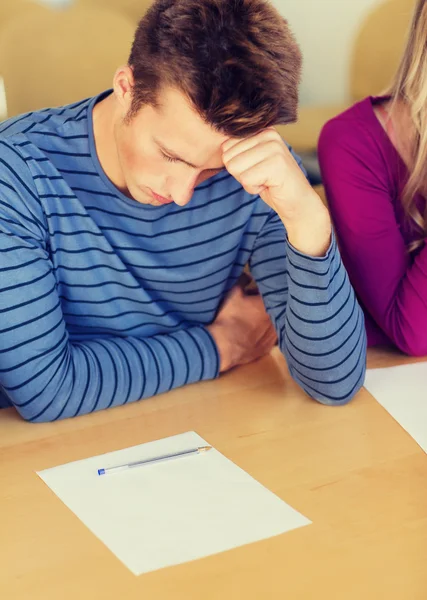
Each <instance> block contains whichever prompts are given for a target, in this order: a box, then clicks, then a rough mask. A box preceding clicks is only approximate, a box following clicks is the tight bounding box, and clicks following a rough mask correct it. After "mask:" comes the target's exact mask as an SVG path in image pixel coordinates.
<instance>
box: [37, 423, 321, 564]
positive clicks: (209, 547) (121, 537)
mask: <svg viewBox="0 0 427 600" xmlns="http://www.w3.org/2000/svg"><path fill="white" fill-rule="evenodd" d="M206 445H209V444H208V442H206V441H205V440H203V439H202V438H201V437H200V436H199V435H197V434H196V433H195V432H187V433H183V434H180V435H176V436H173V437H170V438H166V439H163V440H158V441H155V442H149V443H147V444H141V445H139V446H134V447H132V448H127V449H125V450H119V451H117V452H111V453H109V454H104V455H101V456H94V457H92V458H88V459H85V460H79V461H76V462H72V463H68V464H65V465H61V466H59V467H54V468H52V469H46V470H44V471H40V472H38V475H39V476H40V477H41V479H43V481H44V482H45V483H46V484H47V485H48V486H49V487H50V488H51V489H52V490H53V491H54V492H55V494H56V495H57V496H58V497H59V498H60V499H61V500H62V502H64V504H66V506H68V508H69V509H70V510H72V511H73V512H74V513H75V514H76V515H77V516H78V517H79V519H80V520H81V521H83V523H84V524H85V525H86V526H87V527H88V528H89V529H90V530H91V531H92V532H93V533H94V534H95V535H96V536H97V537H98V538H99V539H100V540H101V541H102V542H103V543H104V544H105V545H106V546H107V547H108V548H109V549H110V550H111V551H112V552H113V553H114V554H115V555H116V556H117V557H118V558H119V559H120V560H121V561H122V562H123V563H124V564H125V565H126V566H127V567H128V568H129V569H130V570H131V571H132V572H133V573H134V574H135V575H140V574H141V573H147V572H149V571H154V570H156V569H161V568H163V567H167V566H171V565H176V564H180V563H183V562H187V561H190V560H195V559H197V558H201V557H204V556H209V555H211V554H216V553H218V552H222V551H224V550H229V549H231V548H235V547H237V546H242V545H244V544H249V543H251V542H255V541H258V540H262V539H265V538H268V537H272V536H275V535H279V534H281V533H285V532H286V531H290V530H292V529H296V528H297V527H302V526H304V525H308V524H309V523H310V521H309V520H308V519H307V518H306V517H304V516H303V515H301V514H300V513H298V512H297V511H295V510H294V509H293V508H291V507H290V506H289V505H287V504H286V503H285V502H283V500H281V499H280V498H278V497H277V496H276V495H275V494H273V493H272V492H270V491H269V490H267V489H266V488H265V487H264V486H262V485H261V484H260V483H259V482H257V481H256V480H255V479H253V478H252V477H251V476H250V475H248V474H247V473H246V472H245V471H243V470H242V469H240V468H239V467H237V466H236V465H235V464H234V463H232V462H231V461H230V460H228V459H227V458H225V457H224V456H223V455H222V454H220V453H219V452H218V451H217V450H215V449H212V450H210V451H209V452H206V453H204V454H196V455H192V456H188V457H185V458H184V457H182V458H179V459H176V460H172V461H167V462H162V463H157V464H151V465H144V466H142V467H137V468H134V469H130V470H127V471H121V472H119V473H114V474H109V475H103V476H99V475H98V472H97V471H98V469H100V468H105V467H111V466H116V465H121V464H125V463H129V462H132V461H137V460H144V459H146V458H152V457H155V456H160V455H163V454H168V453H173V452H181V451H183V450H188V449H190V448H197V447H199V446H206Z"/></svg>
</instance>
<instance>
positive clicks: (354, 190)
mask: <svg viewBox="0 0 427 600" xmlns="http://www.w3.org/2000/svg"><path fill="white" fill-rule="evenodd" d="M381 100H383V99H382V98H372V97H369V98H366V99H365V100H362V101H361V102H359V103H357V104H355V105H354V106H352V107H351V108H350V109H348V110H347V111H346V112H344V113H342V114H340V115H339V116H337V117H335V118H334V119H332V120H331V121H329V122H328V123H327V124H326V125H325V127H324V128H323V131H322V133H321V136H320V140H319V160H320V166H321V170H322V176H323V182H324V185H325V190H326V194H327V198H328V202H329V206H330V210H331V213H332V217H333V220H334V224H335V228H336V233H337V236H338V240H339V244H340V248H341V253H342V258H343V261H344V264H345V266H346V268H347V271H348V274H349V277H350V280H351V282H352V284H353V286H354V288H355V290H356V293H357V295H358V297H359V300H360V303H361V305H362V307H363V309H364V312H365V322H366V328H367V334H368V344H369V345H370V346H373V345H378V344H386V343H393V344H395V345H396V346H397V347H398V348H399V349H400V350H402V351H403V352H405V353H407V354H411V355H424V354H427V247H426V245H425V241H424V242H423V244H422V246H421V247H420V248H419V249H417V251H415V252H413V253H409V251H408V245H409V244H410V243H411V242H412V241H413V240H415V239H419V238H420V232H419V230H417V228H416V226H415V225H414V224H413V223H412V222H411V221H410V220H408V219H407V218H406V217H405V213H404V210H403V206H402V192H403V189H404V186H405V183H406V181H407V179H408V170H407V168H406V165H405V163H404V162H403V160H402V158H401V157H400V155H399V153H398V152H397V150H396V148H395V147H394V145H393V144H392V142H391V140H390V139H389V137H388V134H387V133H386V131H385V130H384V129H383V127H382V125H381V123H380V122H379V120H378V118H377V116H376V114H375V112H374V106H375V104H376V103H378V102H380V101H381ZM424 202H425V201H424V199H423V198H422V197H421V196H418V197H417V198H416V203H417V205H418V206H419V207H420V208H421V209H422V207H423V206H424ZM422 212H423V211H422Z"/></svg>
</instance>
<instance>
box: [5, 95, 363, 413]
mask: <svg viewBox="0 0 427 600" xmlns="http://www.w3.org/2000/svg"><path fill="white" fill-rule="evenodd" d="M102 97H104V95H101V96H99V97H97V98H92V99H87V100H84V101H82V102H79V103H76V104H72V105H69V106H66V107H61V108H55V109H46V110H43V111H39V112H35V113H30V114H27V115H22V116H20V117H16V118H14V119H11V120H8V121H5V122H4V123H2V124H1V126H0V317H1V318H0V406H10V405H13V406H15V407H16V409H17V410H18V411H19V412H20V414H21V415H22V416H23V417H24V418H25V419H27V420H31V421H52V420H55V419H61V418H65V417H72V416H75V415H80V414H84V413H89V412H91V411H95V410H99V409H103V408H107V407H110V406H117V405H121V404H125V403H127V402H133V401H135V400H138V399H140V398H146V397H150V396H153V395H155V394H158V393H161V392H165V391H167V390H170V389H172V388H175V387H178V386H182V385H185V384H188V383H191V382H196V381H200V380H205V379H212V378H214V377H216V376H217V375H218V370H219V360H218V352H217V349H216V346H215V343H214V341H213V339H212V337H211V336H210V334H209V333H208V331H207V330H206V325H207V324H209V323H211V322H212V321H213V320H214V319H215V315H216V313H217V310H218V307H219V305H220V303H221V301H222V299H223V298H224V295H225V294H226V293H227V291H228V290H230V288H231V287H232V286H233V285H234V284H235V283H236V281H237V279H238V277H239V275H240V274H241V272H242V270H243V268H244V266H245V264H246V263H247V262H249V264H250V268H251V271H252V274H253V276H254V277H255V280H256V282H257V284H258V287H259V289H260V291H261V294H262V297H263V300H264V303H265V305H266V307H267V310H268V312H269V314H270V317H271V319H272V321H273V323H274V325H275V327H276V330H277V333H278V338H279V345H280V348H281V350H282V352H283V353H284V355H285V357H286V359H287V362H288V365H289V368H290V372H291V374H292V376H293V377H294V379H295V380H296V381H297V382H298V383H299V384H300V385H301V386H302V387H303V388H304V389H305V391H306V392H307V393H308V394H309V395H310V396H312V397H313V398H315V399H317V400H319V401H320V402H323V403H326V404H342V403H345V402H346V401H348V400H349V399H350V398H351V397H352V396H353V395H354V394H355V393H356V391H357V390H358V389H359V387H360V386H361V385H362V383H363V378H364V372H365V353H366V340H365V333H364V323H363V316H362V314H361V311H360V308H359V306H358V304H357V301H356V298H355V295H354V292H353V290H352V288H351V286H350V284H349V281H348V276H347V274H346V271H345V269H344V267H343V265H342V263H341V259H340V256H339V252H338V250H337V247H336V243H335V241H334V240H333V242H332V244H331V246H330V248H329V250H328V252H327V254H326V256H325V257H322V258H311V257H308V256H304V255H303V254H301V253H299V252H297V251H296V250H295V249H293V248H292V247H291V246H290V245H289V244H288V242H287V239H286V232H285V230H284V227H283V225H282V223H281V221H280V220H279V218H278V217H277V216H276V214H275V213H274V212H273V211H272V210H271V209H270V208H269V207H268V206H266V205H265V204H264V203H263V202H262V200H261V199H260V198H259V197H257V196H253V195H250V194H248V193H246V192H245V191H244V190H243V189H242V187H241V185H240V184H239V183H238V182H237V181H236V180H235V179H234V178H233V177H231V176H230V175H229V174H228V173H227V172H225V171H223V172H220V173H218V174H217V175H215V176H214V177H212V178H211V179H209V180H207V181H206V182H204V183H203V184H201V185H199V186H198V187H197V188H196V189H195V190H194V195H193V197H192V199H191V201H190V203H189V204H188V205H187V206H185V207H183V208H180V207H178V206H176V205H175V204H170V205H166V206H160V207H154V206H150V205H142V204H139V203H137V202H135V201H133V200H131V199H129V198H127V197H126V196H124V195H123V194H121V193H120V192H119V191H118V190H117V189H116V188H115V187H114V186H113V184H112V183H111V182H110V180H109V179H108V178H107V176H106V175H105V173H104V172H103V170H102V168H101V165H100V163H99V161H98V158H97V155H96V150H95V143H94V137H93V124H92V109H93V106H94V104H95V102H96V101H97V99H99V98H102Z"/></svg>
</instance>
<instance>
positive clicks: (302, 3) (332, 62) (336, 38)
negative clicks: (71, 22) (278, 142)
mask: <svg viewBox="0 0 427 600" xmlns="http://www.w3.org/2000/svg"><path fill="white" fill-rule="evenodd" d="M36 1H38V2H41V3H43V4H47V5H50V6H58V7H61V6H66V5H67V4H70V3H72V2H73V0H36ZM382 1H383V0H271V2H272V3H273V4H274V5H275V6H276V8H277V9H278V10H279V11H280V13H281V14H282V15H283V16H284V17H285V18H286V19H287V20H288V21H289V24H290V26H291V28H292V30H293V32H294V33H295V35H296V37H297V40H298V42H299V44H300V46H301V49H302V52H303V56H304V66H303V79H302V83H301V104H303V105H310V104H332V103H333V104H342V103H345V102H346V101H347V100H348V65H349V61H350V53H351V46H352V42H353V40H354V38H355V35H356V33H357V30H358V27H359V26H360V24H361V22H362V20H363V18H364V17H365V16H366V15H367V14H368V13H369V11H370V10H371V9H372V8H373V7H374V6H375V5H378V4H380V3H381V2H382ZM0 2H1V0H0Z"/></svg>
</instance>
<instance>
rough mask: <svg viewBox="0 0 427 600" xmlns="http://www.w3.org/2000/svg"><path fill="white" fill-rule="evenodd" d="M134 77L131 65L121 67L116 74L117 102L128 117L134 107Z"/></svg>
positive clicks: (114, 83) (114, 87)
mask: <svg viewBox="0 0 427 600" xmlns="http://www.w3.org/2000/svg"><path fill="white" fill-rule="evenodd" d="M133 85H134V77H133V71H132V69H131V67H129V65H124V66H122V67H119V68H118V69H117V71H116V72H115V74H114V79H113V89H114V94H115V96H116V99H117V101H118V102H119V104H120V106H121V107H122V109H123V115H127V113H128V112H129V110H130V107H131V105H132V93H133Z"/></svg>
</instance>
